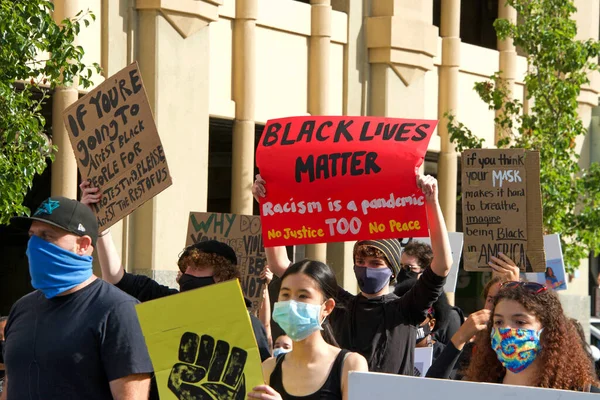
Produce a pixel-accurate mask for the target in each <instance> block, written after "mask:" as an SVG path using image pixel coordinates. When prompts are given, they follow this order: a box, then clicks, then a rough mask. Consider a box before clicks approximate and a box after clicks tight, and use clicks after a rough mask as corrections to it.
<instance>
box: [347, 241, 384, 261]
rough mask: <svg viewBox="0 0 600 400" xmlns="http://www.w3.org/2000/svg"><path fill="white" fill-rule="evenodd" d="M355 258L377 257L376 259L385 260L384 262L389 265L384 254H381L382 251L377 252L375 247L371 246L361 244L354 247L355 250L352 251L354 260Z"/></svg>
mask: <svg viewBox="0 0 600 400" xmlns="http://www.w3.org/2000/svg"><path fill="white" fill-rule="evenodd" d="M356 257H377V258H383V259H384V260H385V262H386V263H387V264H388V265H390V262H389V261H388V259H387V257H386V256H385V254H383V251H381V250H379V249H378V248H376V247H373V246H369V245H366V244H361V245H359V246H356V250H354V258H356Z"/></svg>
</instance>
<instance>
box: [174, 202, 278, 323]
mask: <svg viewBox="0 0 600 400" xmlns="http://www.w3.org/2000/svg"><path fill="white" fill-rule="evenodd" d="M206 240H218V241H220V242H223V243H227V244H228V245H229V246H231V248H233V250H234V251H235V254H236V256H237V259H238V268H239V269H240V271H241V275H242V276H241V282H242V290H243V292H244V295H245V296H246V297H247V298H248V299H249V300H250V301H251V302H252V312H253V313H254V314H256V312H257V311H258V309H259V307H260V304H261V303H262V297H263V289H264V284H265V282H264V281H263V280H262V279H260V274H261V272H262V270H263V268H264V267H265V265H266V263H267V257H266V255H265V247H264V245H263V237H262V234H261V223H260V217H258V216H256V215H238V214H221V213H201V212H191V213H190V221H189V224H188V231H187V236H186V242H185V245H186V246H189V245H191V244H194V243H198V242H204V241H206Z"/></svg>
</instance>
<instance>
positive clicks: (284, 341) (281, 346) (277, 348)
mask: <svg viewBox="0 0 600 400" xmlns="http://www.w3.org/2000/svg"><path fill="white" fill-rule="evenodd" d="M293 347H294V342H292V339H291V338H290V337H289V336H288V335H281V336H279V337H278V338H277V339H275V343H274V344H273V357H275V358H277V357H279V356H280V355H281V354H285V353H289V352H290V351H292V349H293Z"/></svg>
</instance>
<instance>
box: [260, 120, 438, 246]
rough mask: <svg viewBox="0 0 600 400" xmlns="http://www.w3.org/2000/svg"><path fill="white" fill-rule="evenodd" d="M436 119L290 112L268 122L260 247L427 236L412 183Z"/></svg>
mask: <svg viewBox="0 0 600 400" xmlns="http://www.w3.org/2000/svg"><path fill="white" fill-rule="evenodd" d="M436 125H437V121H431V120H413V119H395V118H378V117H345V116H344V117H292V118H284V119H276V120H271V121H269V122H268V123H267V126H266V127H265V129H264V131H263V134H262V137H261V140H260V143H259V146H258V149H257V151H256V163H257V165H258V168H259V170H260V174H261V176H262V177H263V178H264V179H265V181H266V182H267V183H266V185H267V187H266V189H267V195H266V197H265V198H263V199H261V203H260V216H261V219H262V226H263V237H264V242H265V246H267V247H270V246H279V245H292V244H310V243H323V242H342V241H350V240H359V239H367V238H371V239H376V238H380V239H383V238H390V237H416V236H429V232H428V229H427V218H426V212H425V196H424V195H423V193H422V192H421V191H420V190H419V189H418V188H417V178H416V177H417V171H418V168H419V166H420V165H421V164H422V163H423V160H424V157H425V153H426V152H427V146H428V144H429V140H430V139H431V136H432V134H433V131H434V129H435V127H436Z"/></svg>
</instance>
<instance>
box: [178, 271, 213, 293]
mask: <svg viewBox="0 0 600 400" xmlns="http://www.w3.org/2000/svg"><path fill="white" fill-rule="evenodd" d="M214 283H215V278H213V277H212V276H203V277H197V276H192V275H188V274H183V275H181V278H179V291H181V292H185V291H188V290H193V289H198V288H201V287H205V286H209V285H213V284H214Z"/></svg>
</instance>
